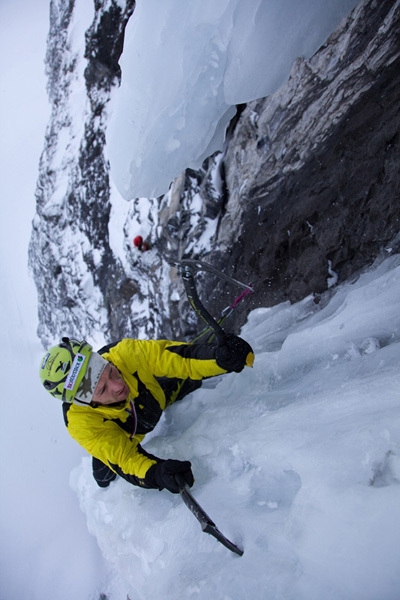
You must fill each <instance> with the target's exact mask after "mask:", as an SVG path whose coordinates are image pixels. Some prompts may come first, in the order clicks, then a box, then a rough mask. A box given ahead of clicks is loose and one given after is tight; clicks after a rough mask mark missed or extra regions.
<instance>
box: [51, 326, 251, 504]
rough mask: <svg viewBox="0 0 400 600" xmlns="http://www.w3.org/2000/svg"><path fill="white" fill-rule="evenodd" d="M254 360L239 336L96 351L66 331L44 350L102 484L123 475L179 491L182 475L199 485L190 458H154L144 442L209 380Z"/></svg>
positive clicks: (128, 342) (54, 391)
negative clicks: (170, 411)
mask: <svg viewBox="0 0 400 600" xmlns="http://www.w3.org/2000/svg"><path fill="white" fill-rule="evenodd" d="M253 360H254V354H253V351H252V348H251V347H250V345H249V344H248V343H247V342H246V341H245V340H243V339H242V338H240V337H238V336H235V335H229V336H228V337H227V339H226V342H225V344H223V345H218V344H216V343H204V344H200V343H196V344H190V343H185V342H177V341H166V340H136V339H123V340H121V341H119V342H117V343H115V344H111V345H109V346H105V347H104V348H102V349H101V350H99V351H98V352H94V351H93V349H92V346H90V344H88V343H87V342H86V341H81V342H80V341H77V340H75V339H69V338H68V337H63V338H62V341H61V342H60V343H59V344H58V345H56V346H53V347H52V348H50V349H49V350H48V352H46V354H45V355H44V357H43V359H42V361H41V365H40V379H41V381H42V383H43V385H44V387H45V389H46V390H47V391H48V392H49V393H50V394H51V395H52V396H54V397H55V398H57V399H59V400H61V401H62V406H63V412H64V420H65V424H66V426H67V428H68V431H69V433H70V435H71V436H72V437H73V438H74V439H75V440H76V441H77V442H78V443H79V444H80V445H81V446H83V447H84V448H85V449H86V450H87V451H88V452H89V454H90V455H91V456H92V457H93V458H92V464H93V476H94V478H95V480H96V481H97V483H98V485H99V486H101V487H107V486H108V485H109V483H110V482H111V481H113V480H114V479H115V478H116V476H117V475H120V476H121V477H123V478H124V479H126V480H127V481H129V482H130V483H132V484H134V485H138V486H141V487H143V488H155V489H159V490H162V489H164V488H166V489H167V490H169V491H170V492H173V493H178V492H179V485H178V482H177V480H176V475H177V474H179V475H181V476H182V477H183V478H184V480H185V481H186V483H187V484H188V485H189V486H192V485H193V482H194V479H193V473H192V470H191V463H190V462H189V461H181V460H174V459H162V458H158V457H157V456H153V455H152V454H149V453H148V452H146V450H145V449H144V448H143V447H142V445H141V443H142V441H143V440H144V438H145V436H146V434H147V433H148V432H150V431H152V430H153V429H154V427H155V426H156V424H157V422H158V420H159V419H160V416H161V414H162V412H163V411H164V410H165V409H166V408H167V407H168V406H170V405H171V404H172V403H173V402H175V401H177V400H181V399H182V398H183V397H184V396H186V395H187V394H189V393H190V392H193V391H194V390H196V389H197V388H199V387H200V386H201V384H202V380H203V379H206V378H209V377H215V376H217V375H221V374H223V373H229V372H232V371H235V372H237V373H238V372H240V371H242V369H243V368H244V367H245V366H246V365H247V366H251V365H252V364H253Z"/></svg>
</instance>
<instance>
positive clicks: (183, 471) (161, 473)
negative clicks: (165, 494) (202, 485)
mask: <svg viewBox="0 0 400 600" xmlns="http://www.w3.org/2000/svg"><path fill="white" fill-rule="evenodd" d="M191 466H192V465H191V463H190V462H189V461H188V460H183V461H182V460H171V459H168V460H163V461H161V462H159V463H157V464H156V465H153V466H152V467H150V469H149V471H150V470H151V471H152V472H151V475H152V477H153V480H154V482H155V487H158V489H159V490H163V489H164V488H167V490H169V491H170V492H172V493H173V494H179V484H178V482H177V480H176V478H175V475H180V476H181V477H183V479H184V481H185V483H187V484H188V486H189V487H192V485H193V483H194V477H193V473H192V469H191Z"/></svg>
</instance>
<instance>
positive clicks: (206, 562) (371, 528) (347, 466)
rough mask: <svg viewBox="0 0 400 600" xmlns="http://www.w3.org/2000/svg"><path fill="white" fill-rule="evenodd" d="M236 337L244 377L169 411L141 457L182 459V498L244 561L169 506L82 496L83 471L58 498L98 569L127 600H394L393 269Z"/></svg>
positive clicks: (84, 467) (399, 559) (399, 496)
mask: <svg viewBox="0 0 400 600" xmlns="http://www.w3.org/2000/svg"><path fill="white" fill-rule="evenodd" d="M233 293H234V292H233ZM242 335H243V336H244V337H245V338H246V339H247V340H248V341H249V342H250V343H251V344H252V345H253V347H254V349H255V352H256V362H255V366H254V368H253V369H246V370H245V371H244V372H243V373H241V374H230V375H226V376H225V377H220V378H218V379H217V380H213V381H210V382H208V383H207V384H206V385H207V388H206V389H204V388H203V389H201V390H199V391H197V392H195V393H194V394H192V395H191V396H190V397H188V398H186V399H185V400H184V401H182V402H181V403H178V404H176V405H174V406H172V407H171V408H170V409H169V410H168V411H167V412H166V413H165V414H164V416H163V419H162V421H161V423H160V424H159V425H158V427H157V428H156V430H155V432H153V434H152V437H151V439H149V440H148V441H147V442H146V445H145V446H146V448H147V450H149V451H150V452H154V453H155V454H158V455H160V456H163V457H172V458H179V459H190V460H191V461H192V464H193V470H194V473H195V477H196V482H195V485H194V487H193V489H192V491H193V494H194V496H195V497H196V499H197V500H198V501H199V502H200V504H202V505H203V507H204V509H205V510H206V511H207V513H208V514H209V515H210V516H211V517H212V518H213V519H214V521H215V522H216V524H217V526H218V527H219V528H220V530H221V531H222V532H223V533H225V535H227V537H229V538H230V539H232V541H234V542H236V543H237V544H238V545H240V546H242V547H243V548H244V555H243V556H242V557H238V556H237V555H235V554H232V553H231V552H230V551H229V550H227V549H226V548H224V547H223V546H221V545H220V544H219V543H218V542H217V541H216V540H215V539H214V538H212V537H211V536H209V535H207V534H205V533H203V532H202V531H201V529H200V526H199V524H198V522H197V521H196V520H195V518H194V517H193V515H192V514H191V513H190V511H189V510H188V509H187V507H186V506H185V505H184V504H183V503H182V501H181V499H180V497H179V496H175V495H172V494H170V493H169V492H166V491H162V492H158V491H153V490H142V489H139V488H135V487H133V486H131V485H129V484H128V483H127V482H125V481H123V480H121V479H118V480H117V481H115V482H114V483H113V484H112V485H111V486H110V488H108V489H106V490H102V489H99V488H97V487H96V484H95V483H94V480H92V477H91V470H90V466H91V465H90V459H89V458H84V459H82V463H81V465H80V466H78V467H77V468H76V469H75V470H74V471H73V473H72V475H71V484H72V487H73V488H74V489H75V490H76V492H77V494H78V496H79V501H80V504H81V508H82V510H83V511H84V512H85V514H86V518H87V522H88V527H89V530H90V531H91V532H92V533H93V534H94V535H95V536H96V538H97V541H98V543H99V545H100V548H101V550H102V552H103V554H104V556H105V558H106V559H107V560H108V561H109V562H110V563H111V565H112V566H113V568H114V569H115V571H116V573H117V574H118V575H119V576H120V577H121V578H122V580H123V581H124V582H125V584H126V587H127V591H128V592H129V596H130V598H131V600H139V599H140V600H142V599H148V598H152V599H153V600H166V599H174V600H175V599H177V598H180V599H185V600H188V599H202V600H203V599H204V600H206V599H208V598H214V599H216V600H248V598H253V600H265V599H266V598H268V600H278V599H282V600H283V599H284V600H321V599H322V598H323V599H324V600H329V599H331V600H337V599H338V598H341V600H376V599H378V598H379V600H397V599H398V598H399V597H400V571H399V568H398V566H399V564H400V392H399V389H400V373H399V366H398V365H399V357H400V257H399V256H392V257H389V258H387V259H386V260H385V261H383V262H381V263H380V264H379V265H378V264H377V265H376V266H374V268H372V269H370V270H368V271H366V272H365V273H364V274H362V275H361V276H360V277H359V278H358V280H356V281H353V282H352V283H347V284H345V285H341V286H340V287H339V288H337V289H336V290H334V291H332V290H330V291H329V292H328V293H327V294H326V295H325V296H324V297H323V298H322V299H321V301H320V302H319V303H318V304H316V303H315V302H314V299H313V298H312V297H309V298H306V299H305V300H304V301H302V302H300V303H298V304H296V305H293V306H290V305H289V304H287V303H285V304H281V305H279V306H275V307H273V308H269V309H258V310H256V311H253V312H252V313H251V314H250V317H249V320H248V323H247V324H246V325H245V327H244V328H243V330H242ZM213 386H214V387H213ZM110 586H111V582H110ZM110 589H111V587H110ZM110 598H111V600H120V598H119V597H118V598H117V597H116V596H113V595H112V594H111V595H110Z"/></svg>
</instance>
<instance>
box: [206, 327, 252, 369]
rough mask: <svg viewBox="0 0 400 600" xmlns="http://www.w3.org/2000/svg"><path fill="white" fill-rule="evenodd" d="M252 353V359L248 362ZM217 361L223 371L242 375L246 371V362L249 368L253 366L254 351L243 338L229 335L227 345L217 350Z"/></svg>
mask: <svg viewBox="0 0 400 600" xmlns="http://www.w3.org/2000/svg"><path fill="white" fill-rule="evenodd" d="M250 353H251V357H249V359H248V360H246V359H247V357H248V355H249V354H250ZM215 360H216V361H217V364H218V366H219V367H221V369H225V371H235V372H236V373H240V371H242V370H243V369H244V367H245V365H246V362H247V364H248V365H249V366H250V365H252V364H253V360H254V354H253V349H252V347H251V346H250V344H248V343H247V342H246V341H245V340H243V339H242V338H240V337H238V336H237V335H233V334H229V335H227V336H226V341H225V344H223V345H221V346H218V348H217V349H216V351H215Z"/></svg>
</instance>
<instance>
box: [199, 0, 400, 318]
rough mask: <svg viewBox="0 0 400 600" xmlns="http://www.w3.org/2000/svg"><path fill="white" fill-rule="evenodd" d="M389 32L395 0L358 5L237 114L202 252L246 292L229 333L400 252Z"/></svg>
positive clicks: (392, 37) (399, 165)
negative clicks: (214, 218) (271, 90)
mask: <svg viewBox="0 0 400 600" xmlns="http://www.w3.org/2000/svg"><path fill="white" fill-rule="evenodd" d="M399 35H400V5H399V2H393V1H383V2H361V3H360V4H359V5H358V7H357V8H356V9H355V11H354V12H353V15H352V17H351V18H350V19H348V20H347V22H346V23H345V24H344V25H342V27H341V28H339V30H337V31H336V32H335V33H334V34H333V35H332V36H331V39H330V40H329V41H328V43H327V45H326V46H325V47H323V48H321V49H320V51H319V52H318V53H317V54H316V55H315V56H314V57H312V58H311V59H310V60H309V61H308V62H304V61H301V60H299V61H297V64H296V65H295V66H294V68H293V70H292V75H291V80H290V81H289V82H288V84H287V85H286V86H283V88H282V89H281V90H280V91H279V92H278V93H277V94H276V95H274V96H272V97H270V98H266V99H263V100H260V101H258V102H252V103H250V104H249V105H248V106H247V107H246V109H245V110H244V111H243V112H242V114H241V116H240V119H239V121H238V124H237V125H236V129H235V131H234V134H233V137H232V139H231V140H230V142H229V145H228V148H227V151H226V157H225V168H226V179H227V185H228V190H229V194H230V197H229V201H228V203H227V206H226V210H225V214H224V215H222V217H221V223H220V227H219V234H218V239H217V240H216V248H218V249H219V250H218V251H217V252H216V253H214V255H213V256H210V257H209V258H210V260H211V261H212V262H213V263H214V264H215V265H216V266H220V267H222V266H223V268H224V270H226V272H228V273H230V274H233V275H234V276H235V277H237V278H238V279H241V280H243V281H244V282H246V283H250V282H251V283H253V284H254V286H255V288H256V291H257V293H256V294H254V295H253V297H252V300H251V302H248V303H247V305H246V306H244V305H243V306H242V307H240V308H239V309H238V311H237V314H236V317H235V326H236V328H238V327H239V325H241V324H242V323H243V321H244V320H245V317H246V314H247V311H248V309H249V308H250V307H255V306H270V305H273V304H276V303H278V302H282V301H285V300H289V301H291V302H296V301H298V300H300V299H302V298H304V297H305V296H307V295H309V294H312V293H316V294H318V293H320V292H323V291H325V290H326V289H327V288H328V286H329V285H330V283H331V282H333V281H334V280H337V281H338V282H341V281H343V280H344V279H346V278H348V277H349V276H351V275H352V274H354V273H355V272H357V271H358V270H359V269H361V268H362V267H364V266H366V265H370V264H371V263H372V262H373V261H374V259H375V258H376V257H378V256H379V255H380V253H381V252H382V251H383V252H384V248H387V252H389V251H399V247H396V245H393V243H392V242H393V240H394V238H395V236H396V235H397V234H398V233H399V231H400V227H399V224H400V201H399V196H400V148H399V142H400V137H399V132H400V103H399V89H400V38H399ZM214 288H215V281H212V282H210V285H209V286H208V287H207V289H206V295H207V296H208V297H209V298H211V299H212V300H213V305H214V306H215V307H216V308H221V305H222V302H221V301H220V300H219V296H220V292H218V293H214V292H213V290H214ZM220 288H221V286H220Z"/></svg>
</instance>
